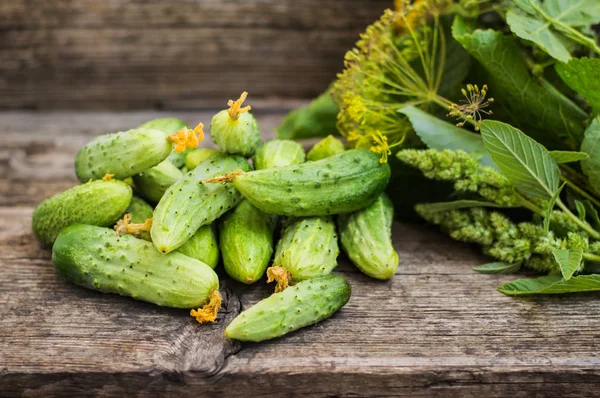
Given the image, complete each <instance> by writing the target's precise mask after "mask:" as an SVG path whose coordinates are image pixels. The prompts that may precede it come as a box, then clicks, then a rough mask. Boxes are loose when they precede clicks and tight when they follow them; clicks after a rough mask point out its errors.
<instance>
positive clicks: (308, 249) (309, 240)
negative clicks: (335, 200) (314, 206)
mask: <svg viewBox="0 0 600 398" xmlns="http://www.w3.org/2000/svg"><path fill="white" fill-rule="evenodd" d="M339 252H340V251H339V248H338V238H337V234H336V232H335V224H334V223H333V220H332V219H331V218H330V217H309V218H300V219H295V220H290V222H289V223H288V225H287V226H286V227H285V228H284V230H283V233H282V234H281V238H280V239H279V242H278V243H277V249H276V251H275V258H274V259H273V266H274V267H283V268H285V269H286V270H287V271H289V272H290V273H291V276H292V280H293V281H294V282H296V281H300V280H304V279H309V278H314V277H316V276H321V275H327V274H329V273H330V272H331V271H332V270H333V269H334V268H335V267H336V265H337V256H338V254H339Z"/></svg>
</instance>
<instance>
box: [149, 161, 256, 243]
mask: <svg viewBox="0 0 600 398" xmlns="http://www.w3.org/2000/svg"><path fill="white" fill-rule="evenodd" d="M239 169H242V170H250V164H249V163H248V161H247V160H246V159H244V158H243V157H241V156H227V157H219V158H215V159H209V160H206V161H204V162H202V163H200V164H199V165H198V166H197V167H196V168H195V169H194V170H192V171H190V172H188V173H187V174H186V175H184V176H183V177H182V178H181V179H180V180H179V181H177V182H176V183H175V184H173V185H171V186H170V187H169V189H167V192H165V194H164V196H163V197H162V199H161V200H160V202H158V205H157V206H156V208H155V209H154V218H153V221H152V229H151V231H150V234H151V235H152V242H153V243H154V245H155V246H156V248H157V249H158V250H159V251H160V252H162V253H169V252H171V251H173V250H176V249H178V248H179V247H180V246H181V245H183V244H184V243H185V242H186V241H187V240H188V239H190V238H191V237H192V235H194V233H195V232H196V231H197V230H198V228H200V227H201V226H203V225H207V224H210V223H212V222H213V221H214V220H216V219H217V218H219V217H221V215H223V214H224V213H226V212H227V211H228V210H230V209H232V208H233V207H234V206H236V205H237V204H238V203H239V202H240V200H241V199H242V197H241V195H240V194H239V193H238V192H237V190H236V189H235V187H234V186H233V184H214V183H204V182H203V181H204V180H206V179H208V178H212V177H215V176H219V175H221V174H225V173H229V172H232V171H234V170H239Z"/></svg>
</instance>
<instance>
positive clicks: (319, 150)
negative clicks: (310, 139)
mask: <svg viewBox="0 0 600 398" xmlns="http://www.w3.org/2000/svg"><path fill="white" fill-rule="evenodd" d="M345 150H346V148H344V143H343V142H342V140H340V139H339V138H335V137H334V136H332V135H328V136H327V137H325V138H323V139H322V140H321V141H319V142H317V143H316V144H315V145H314V146H313V147H312V149H311V150H310V151H309V152H308V155H307V156H306V159H307V160H309V161H311V162H314V161H317V160H321V159H325V158H328V157H331V156H335V155H337V154H338V153H342V152H344V151H345Z"/></svg>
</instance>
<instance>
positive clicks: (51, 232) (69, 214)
mask: <svg viewBox="0 0 600 398" xmlns="http://www.w3.org/2000/svg"><path fill="white" fill-rule="evenodd" d="M131 196H132V193H131V187H129V185H127V184H125V183H124V182H123V181H117V180H109V181H102V180H97V181H92V182H90V183H88V184H81V185H77V186H75V187H73V188H71V189H67V190H66V191H64V192H62V193H59V194H57V195H54V196H52V197H51V198H48V199H46V200H44V201H43V202H42V203H40V204H39V205H38V207H36V209H35V211H34V212H33V218H32V223H31V226H32V229H33V232H34V233H35V235H36V236H37V237H38V238H39V239H40V240H41V241H42V242H44V243H45V244H47V245H50V244H52V242H54V240H55V239H56V237H57V236H58V234H59V233H60V231H62V230H63V229H64V228H66V227H68V226H69V225H71V224H80V223H86V224H90V225H99V226H102V227H110V226H112V225H113V224H114V223H115V222H116V221H117V220H118V219H119V218H120V217H121V215H122V214H123V212H125V209H127V206H129V202H131Z"/></svg>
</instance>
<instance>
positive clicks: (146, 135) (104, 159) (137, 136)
mask: <svg viewBox="0 0 600 398" xmlns="http://www.w3.org/2000/svg"><path fill="white" fill-rule="evenodd" d="M171 146H172V145H171V142H170V141H169V138H168V136H167V135H166V134H165V133H163V132H162V131H160V130H151V129H136V130H129V131H124V132H120V133H116V134H106V135H101V136H99V137H96V138H94V139H93V140H92V141H91V142H90V143H88V144H87V145H85V146H84V147H83V148H81V150H80V151H79V153H78V154H77V157H76V158H75V172H76V174H77V178H79V181H81V182H85V181H88V180H90V179H100V178H102V177H103V176H104V175H105V174H114V178H115V179H118V180H122V179H124V178H127V177H132V176H134V175H136V174H139V173H141V172H142V171H144V170H146V169H149V168H150V167H154V166H156V165H157V164H159V163H160V162H162V161H163V160H165V159H166V158H167V156H169V153H171Z"/></svg>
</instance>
